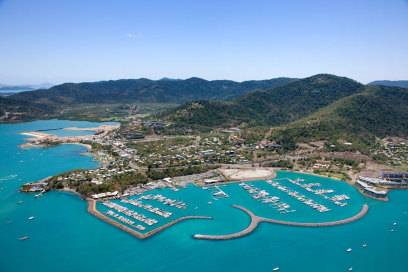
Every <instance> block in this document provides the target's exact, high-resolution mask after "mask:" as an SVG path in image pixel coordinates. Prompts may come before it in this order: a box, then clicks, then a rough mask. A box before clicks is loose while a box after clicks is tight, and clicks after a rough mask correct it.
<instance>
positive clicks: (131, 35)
mask: <svg viewBox="0 0 408 272" xmlns="http://www.w3.org/2000/svg"><path fill="white" fill-rule="evenodd" d="M126 37H127V38H128V39H137V38H140V34H139V33H127V34H126Z"/></svg>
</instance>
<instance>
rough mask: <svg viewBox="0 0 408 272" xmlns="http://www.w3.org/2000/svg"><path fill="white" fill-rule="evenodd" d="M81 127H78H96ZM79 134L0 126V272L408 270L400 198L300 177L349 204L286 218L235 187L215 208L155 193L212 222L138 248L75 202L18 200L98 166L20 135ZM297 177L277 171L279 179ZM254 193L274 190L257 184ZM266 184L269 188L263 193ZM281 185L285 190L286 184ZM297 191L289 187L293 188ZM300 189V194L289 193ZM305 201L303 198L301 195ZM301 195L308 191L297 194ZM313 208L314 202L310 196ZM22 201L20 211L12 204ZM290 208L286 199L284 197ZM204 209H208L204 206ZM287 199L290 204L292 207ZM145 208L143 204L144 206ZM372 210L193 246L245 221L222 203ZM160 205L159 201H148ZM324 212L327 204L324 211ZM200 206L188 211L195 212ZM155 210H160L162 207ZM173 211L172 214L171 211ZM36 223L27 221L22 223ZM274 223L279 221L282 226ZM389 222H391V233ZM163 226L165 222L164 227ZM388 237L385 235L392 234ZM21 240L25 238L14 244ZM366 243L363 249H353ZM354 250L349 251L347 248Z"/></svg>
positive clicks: (404, 207)
mask: <svg viewBox="0 0 408 272" xmlns="http://www.w3.org/2000/svg"><path fill="white" fill-rule="evenodd" d="M95 125H97V124H96V123H86V125H85V124H84V126H95ZM72 126H78V123H77V122H71V121H59V120H51V121H37V122H32V123H24V124H13V125H0V140H1V141H0V158H1V159H0V203H1V204H0V271H2V272H3V271H5V272H8V271H90V270H98V271H193V270H194V271H271V270H272V268H274V267H276V266H279V267H280V269H281V270H280V271H346V270H347V268H348V267H350V266H352V267H353V271H406V268H407V265H408V259H407V258H406V254H407V252H408V192H407V191H395V192H392V193H391V194H390V199H391V201H389V202H387V203H384V202H379V201H375V200H371V199H366V198H364V197H362V196H361V195H359V194H358V192H356V191H355V190H354V189H353V188H352V187H349V186H347V185H346V184H344V183H340V182H337V181H334V180H330V179H325V178H319V177H314V176H307V175H306V176H304V175H303V176H302V178H304V179H305V180H306V181H309V179H310V181H313V182H316V181H317V180H318V182H320V183H321V184H322V187H324V188H333V189H335V190H336V191H339V192H345V193H347V194H349V195H350V196H351V199H350V200H349V205H347V206H346V207H342V208H344V209H338V210H334V209H333V210H332V212H329V213H327V214H326V213H325V214H318V213H316V212H314V211H313V210H308V209H307V208H308V207H302V206H301V205H299V204H295V202H293V203H290V204H291V205H293V206H296V207H295V208H296V212H295V213H293V214H285V215H281V214H278V213H276V212H274V211H271V210H270V209H269V208H267V207H266V206H265V205H263V204H261V203H259V202H256V201H254V200H253V199H251V198H248V196H247V195H246V192H245V191H244V190H243V189H242V188H240V187H238V186H237V185H235V186H234V185H227V186H222V187H221V188H222V189H223V190H224V191H226V192H227V193H228V194H230V195H232V196H233V197H231V198H229V199H220V200H214V199H213V198H212V195H211V193H210V192H208V191H206V190H203V189H201V188H198V187H195V186H189V187H187V188H186V189H183V190H180V191H178V192H173V191H171V190H161V191H160V190H159V191H158V192H159V193H161V194H163V195H166V196H169V197H172V198H175V199H180V198H181V199H180V200H183V201H185V202H186V203H188V207H189V208H188V209H187V210H183V211H180V212H178V213H177V214H175V216H182V215H184V213H185V214H187V213H190V212H191V213H194V212H195V213H200V214H203V215H211V216H213V217H214V220H208V221H204V220H195V221H194V220H192V221H185V222H182V223H180V224H177V225H175V226H173V227H172V228H169V229H167V230H165V231H163V232H161V233H159V234H157V235H155V236H153V237H151V238H150V239H148V240H143V241H141V240H137V239H135V238H133V237H131V236H129V235H128V234H126V233H124V232H121V231H119V230H117V229H116V228H114V227H112V226H110V225H108V224H106V223H104V222H101V221H99V220H98V219H96V218H94V217H92V216H90V215H89V214H88V213H87V212H86V204H85V202H83V201H81V200H80V199H79V198H78V197H76V196H74V195H71V194H67V193H59V192H51V193H47V194H46V195H45V196H44V197H42V198H39V199H36V198H34V197H33V196H32V195H27V194H21V193H19V192H18V188H19V186H20V184H22V183H24V182H28V181H32V180H37V179H40V178H43V177H46V176H49V175H52V174H56V173H60V172H63V171H67V170H70V169H75V168H93V167H97V162H95V161H94V160H93V159H92V157H89V156H81V155H80V154H81V153H83V152H84V151H85V149H84V148H83V147H81V146H77V145H62V146H58V147H52V148H46V149H40V148H34V149H26V150H21V149H19V148H18V145H19V144H21V143H22V142H23V140H24V136H21V135H19V134H18V133H19V132H21V131H29V130H36V129H47V128H59V127H72ZM299 175H300V174H295V173H288V172H280V173H279V176H278V178H284V177H289V178H296V177H299ZM253 184H254V185H256V186H257V187H262V188H265V189H266V190H268V191H271V192H273V193H276V194H278V192H275V191H272V190H273V189H271V188H270V185H268V184H266V183H265V182H263V181H254V182H253ZM268 186H269V187H268ZM285 186H288V187H289V184H285ZM291 188H296V187H291ZM296 190H298V191H301V189H299V188H296ZM302 193H305V192H302ZM305 194H306V193H305ZM315 199H316V200H318V198H315ZM19 200H23V201H24V203H22V204H17V201H19ZM285 200H287V201H288V202H289V201H290V199H289V198H288V199H286V198H285ZM208 201H212V202H213V204H212V205H208ZM292 201H293V200H292ZM146 202H147V201H146ZM364 202H366V203H368V204H369V207H370V210H369V212H368V214H367V215H366V216H365V217H364V218H363V219H361V220H359V221H356V222H353V223H351V224H348V225H343V226H337V227H328V228H300V227H287V226H280V225H273V224H267V223H262V224H260V226H259V227H258V229H257V230H256V231H255V232H254V233H252V234H251V235H250V236H248V237H244V238H241V239H237V240H231V241H203V240H194V239H193V238H192V237H191V236H192V235H193V234H196V233H203V234H223V233H230V232H234V231H239V230H240V229H242V228H243V227H245V226H246V225H247V224H248V223H249V219H248V217H247V215H245V214H244V213H242V212H241V211H239V210H237V209H233V208H231V207H230V204H241V205H244V206H247V207H248V208H250V209H251V210H253V211H254V212H255V213H256V214H258V215H261V216H269V217H273V218H277V217H278V216H281V217H283V216H288V218H287V219H289V217H290V220H293V219H296V220H298V221H308V220H314V221H321V220H322V221H324V220H328V219H330V218H332V219H339V218H344V217H347V216H349V215H350V214H354V213H355V212H356V211H358V210H359V209H360V208H361V204H362V203H364ZM149 204H152V205H154V206H159V204H157V202H153V201H152V202H151V203H149ZM327 205H329V204H327ZM196 206H197V207H198V208H197V209H195V207H196ZM160 207H161V206H160ZM162 208H163V209H168V208H167V207H166V206H163V207H162ZM176 212H177V211H176ZM29 216H35V217H36V218H35V220H32V221H29V220H27V217H29ZM280 219H281V218H280ZM393 222H398V224H397V225H396V226H393V225H392V223H393ZM163 223H164V222H163ZM392 228H393V229H394V230H395V231H393V232H391V231H390V229H392ZM22 235H29V236H30V239H29V240H26V241H19V240H18V239H17V238H18V237H20V236H22ZM363 243H367V244H368V247H367V248H362V247H361V245H362V244H363ZM349 247H351V248H353V251H352V252H351V253H346V252H345V249H347V248H349Z"/></svg>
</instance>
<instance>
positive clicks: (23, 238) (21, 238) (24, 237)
mask: <svg viewBox="0 0 408 272" xmlns="http://www.w3.org/2000/svg"><path fill="white" fill-rule="evenodd" d="M28 239H30V237H28V236H21V237H19V238H18V240H20V241H24V240H28Z"/></svg>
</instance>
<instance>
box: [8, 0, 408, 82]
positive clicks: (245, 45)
mask: <svg viewBox="0 0 408 272" xmlns="http://www.w3.org/2000/svg"><path fill="white" fill-rule="evenodd" d="M318 73H331V74H336V75H340V76H347V77H350V78H353V79H355V80H358V81H360V82H363V83H368V82H370V81H373V80H379V79H388V80H402V79H405V80H408V0H330V1H328V0H282V1H274V0H265V1H263V0H247V1H243V0H229V1H227V0H173V1H170V0H116V1H111V0H106V1H105V0H35V1H33V0H0V83H2V84H39V83H45V82H47V83H53V84H57V83H62V82H81V81H97V80H109V79H119V78H140V77H146V78H151V79H159V78H162V77H170V78H189V77H193V76H197V77H202V78H205V79H231V80H236V81H243V80H250V79H267V78H274V77H280V76H287V77H299V78H302V77H307V76H311V75H314V74H318Z"/></svg>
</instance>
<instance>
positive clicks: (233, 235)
mask: <svg viewBox="0 0 408 272" xmlns="http://www.w3.org/2000/svg"><path fill="white" fill-rule="evenodd" d="M233 207H234V208H237V209H240V210H242V211H244V212H245V213H247V214H248V215H249V217H250V218H251V223H250V224H249V225H248V227H247V228H245V229H243V230H241V231H239V232H236V233H231V234H226V235H205V234H195V235H193V237H194V238H195V239H200V240H230V239H236V238H240V237H243V236H246V235H249V234H250V233H252V232H253V231H254V230H255V229H256V227H257V226H258V225H259V223H262V222H265V223H273V224H280V225H286V226H295V227H329V226H336V225H342V224H347V223H351V222H353V221H356V220H358V219H360V218H362V217H363V216H364V215H366V214H367V212H368V205H367V204H364V205H363V206H362V208H361V210H360V211H359V212H358V213H357V214H355V215H353V216H351V217H349V218H345V219H341V220H336V221H328V222H316V223H309V222H291V221H281V220H275V219H271V218H265V217H260V216H257V215H255V214H254V213H253V212H251V211H250V210H248V209H246V208H244V207H242V206H238V205H233Z"/></svg>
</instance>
